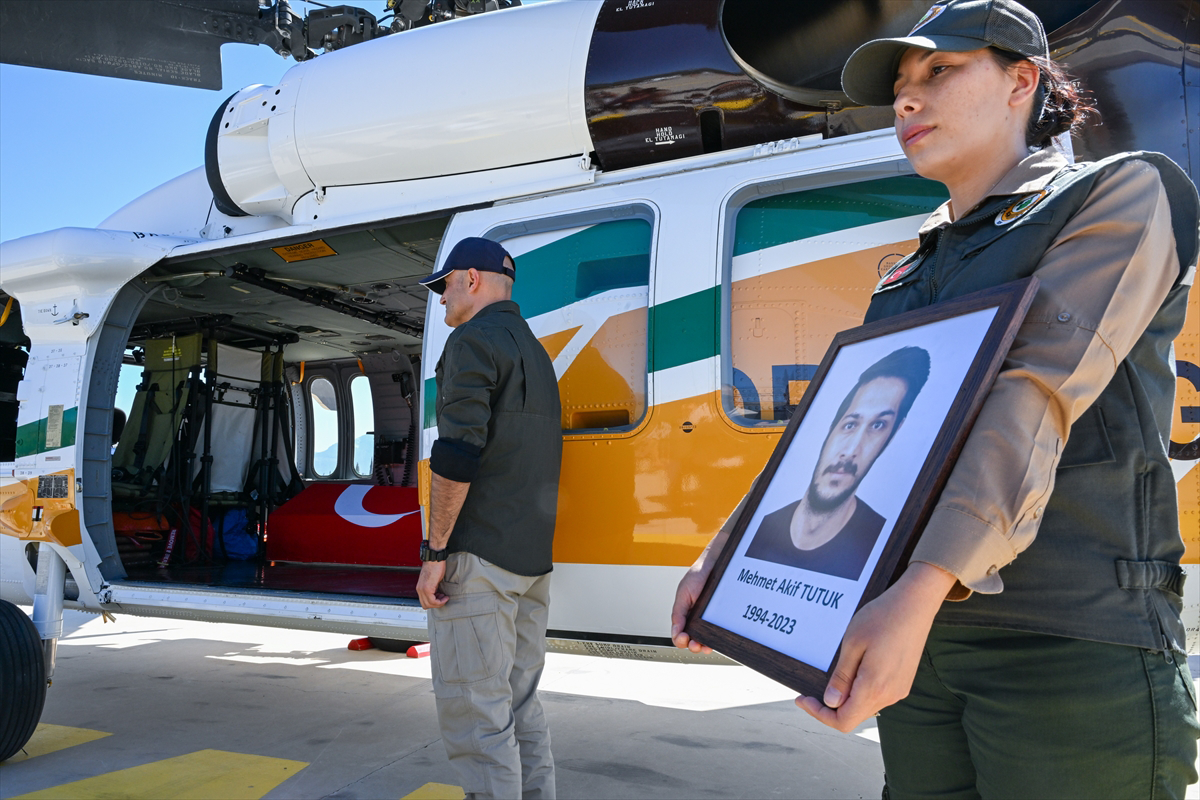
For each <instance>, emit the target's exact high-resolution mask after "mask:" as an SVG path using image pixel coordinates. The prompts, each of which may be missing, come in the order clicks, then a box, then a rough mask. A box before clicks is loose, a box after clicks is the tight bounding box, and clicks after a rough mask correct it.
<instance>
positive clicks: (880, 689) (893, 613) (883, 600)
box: [681, 561, 955, 733]
mask: <svg viewBox="0 0 1200 800" xmlns="http://www.w3.org/2000/svg"><path fill="white" fill-rule="evenodd" d="M954 583H955V578H954V576H953V575H951V574H950V573H949V572H946V571H945V570H942V569H939V568H938V567H935V566H933V565H931V564H926V563H924V562H920V561H916V562H913V563H912V564H909V566H908V569H906V570H905V571H904V574H903V575H901V576H900V579H899V580H898V581H896V583H895V584H894V585H892V586H891V587H890V588H888V589H887V591H885V592H884V593H883V594H881V595H880V596H879V597H877V598H875V599H874V600H872V601H871V602H870V603H867V604H866V605H865V606H863V607H862V608H861V609H859V611H858V613H857V614H855V615H854V618H853V619H852V620H851V621H850V626H849V627H848V628H847V629H846V636H845V638H844V639H843V640H842V652H841V655H840V656H839V657H838V661H837V665H836V666H835V667H834V670H833V676H832V677H831V678H830V679H829V684H828V685H827V686H826V687H825V697H824V701H825V702H824V703H823V704H822V702H821V701H820V700H818V699H817V698H815V697H798V698H796V705H798V706H800V708H802V709H804V710H805V711H807V712H808V713H809V714H811V715H812V716H813V717H814V718H815V719H817V720H818V721H820V722H822V723H824V724H826V725H828V726H829V727H831V728H836V729H837V730H839V731H841V732H843V733H849V732H850V731H852V730H854V729H855V728H856V727H858V726H859V725H861V724H862V723H863V721H864V720H866V719H867V718H869V717H872V716H874V715H875V714H877V713H878V712H879V710H880V709H881V708H886V707H887V706H890V705H891V704H892V703H895V702H898V701H900V700H903V699H904V698H905V697H907V696H908V692H909V690H910V689H912V683H913V678H915V677H916V674H917V665H918V664H919V662H920V660H921V653H922V652H924V650H925V640H926V639H928V638H929V629H930V628H931V627H932V626H933V618H934V616H935V615H936V614H937V612H938V609H939V608H941V606H942V602H943V601H944V600H945V599H946V595H947V594H949V592H950V590H951V589H952V588H953V587H954ZM681 587H682V585H681Z"/></svg>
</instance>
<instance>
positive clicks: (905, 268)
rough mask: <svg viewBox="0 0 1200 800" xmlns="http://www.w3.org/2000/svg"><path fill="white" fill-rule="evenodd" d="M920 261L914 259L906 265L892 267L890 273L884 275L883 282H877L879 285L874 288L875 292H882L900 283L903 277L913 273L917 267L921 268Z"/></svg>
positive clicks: (900, 264)
mask: <svg viewBox="0 0 1200 800" xmlns="http://www.w3.org/2000/svg"><path fill="white" fill-rule="evenodd" d="M921 261H922V259H920V258H914V259H913V260H912V261H909V262H908V263H907V264H906V263H903V262H901V263H899V264H897V265H896V266H894V267H892V270H891V272H889V273H888V274H886V275H884V276H883V280H881V281H880V282H879V285H878V286H876V287H875V291H876V292H882V291H883V290H884V289H887V288H889V287H892V286H895V285H896V284H897V283H899V282H900V280H901V279H903V278H904V276H905V275H909V274H911V273H912V272H913V270H915V269H916V268H917V267H919V266H921Z"/></svg>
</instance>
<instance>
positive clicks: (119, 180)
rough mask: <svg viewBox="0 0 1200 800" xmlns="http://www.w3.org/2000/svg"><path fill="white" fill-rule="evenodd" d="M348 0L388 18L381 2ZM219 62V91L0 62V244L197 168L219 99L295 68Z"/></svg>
mask: <svg viewBox="0 0 1200 800" xmlns="http://www.w3.org/2000/svg"><path fill="white" fill-rule="evenodd" d="M0 1H2V0H0ZM534 1H536V0H534ZM526 2H527V3H528V2H530V0H526ZM350 4H351V5H357V6H359V7H362V8H365V9H367V10H368V11H370V12H371V13H373V14H375V15H376V16H377V17H382V16H383V15H384V8H385V0H359V1H358V2H353V0H351V2H350ZM292 7H293V8H294V9H296V10H297V11H301V10H303V9H304V8H305V5H304V4H303V3H302V2H293V4H292ZM221 56H222V81H223V83H224V86H223V88H222V89H221V90H220V91H212V90H207V89H190V88H186V87H182V86H163V85H160V84H155V83H141V82H137V81H128V80H121V79H118V78H100V77H96V76H94V75H76V74H73V73H69V72H56V71H54V70H44V69H34V68H31V67H16V66H13V65H11V64H0V240H8V239H15V238H17V237H19V236H26V235H28V234H31V233H39V232H41V231H46V230H52V229H54V228H61V227H65V226H78V227H87V228H94V227H96V226H97V225H98V224H99V223H100V222H101V221H102V220H103V219H105V218H106V217H107V216H108V215H109V214H111V213H113V212H114V211H116V210H117V209H119V208H121V207H122V206H123V205H125V204H126V203H128V202H129V201H131V200H133V199H135V198H137V197H140V196H141V195H142V194H144V193H145V192H147V191H149V190H150V189H153V188H154V187H155V186H159V185H160V184H162V183H164V182H166V181H168V180H170V179H171V178H174V177H175V176H177V175H180V174H182V173H184V172H187V171H188V170H190V169H194V168H195V167H198V166H201V165H202V164H203V163H204V136H205V133H206V131H207V129H208V123H209V120H210V119H212V115H213V113H214V112H215V111H216V110H217V107H218V106H219V105H220V104H221V103H222V102H223V101H224V100H225V98H227V97H228V96H229V95H231V94H233V92H235V91H237V90H238V89H241V88H243V87H245V86H249V85H251V84H255V83H263V84H267V85H273V84H275V83H278V81H279V78H280V77H281V76H282V75H283V73H284V72H286V71H287V70H288V69H289V68H291V67H292V66H294V65H295V62H294V61H292V60H291V59H286V60H285V59H284V58H282V57H280V56H278V55H276V54H275V53H274V52H272V51H271V50H269V49H268V48H266V47H264V46H262V45H259V46H255V47H252V46H249V45H238V44H227V45H225V46H223V47H222V48H221ZM318 58H320V56H318Z"/></svg>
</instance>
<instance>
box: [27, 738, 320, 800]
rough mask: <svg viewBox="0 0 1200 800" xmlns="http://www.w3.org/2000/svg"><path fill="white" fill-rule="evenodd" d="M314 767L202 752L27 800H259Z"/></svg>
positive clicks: (57, 788)
mask: <svg viewBox="0 0 1200 800" xmlns="http://www.w3.org/2000/svg"><path fill="white" fill-rule="evenodd" d="M307 766H308V763H307V762H305V761H288V760H287V759H283V758H268V757H267V756H250V755H245V754H243V753H228V752H225V751H224V750H200V751H198V752H195V753H189V754H187V755H185V756H176V757H175V758H164V759H163V760H162V761H155V762H153V763H151V764H143V765H142V766H140V767H129V768H128V769H119V770H116V771H115V772H108V773H105V774H103V775H97V776H96V777H94V778H85V779H83V780H81V781H73V782H72V783H64V784H62V785H61V786H53V787H51V788H49V789H42V790H41V791H38V792H31V793H30V794H23V795H21V796H20V798H14V800H23V799H24V798H35V797H36V798H64V800H67V799H68V798H69V799H70V800H101V798H113V797H120V798H127V800H176V799H177V798H179V800H183V799H184V798H187V799H188V800H211V798H214V797H220V798H223V800H258V798H260V797H262V796H263V795H265V794H266V793H267V792H269V791H271V790H272V789H274V788H275V787H276V786H278V785H279V784H281V783H283V782H284V781H286V780H287V779H288V778H290V777H292V776H293V775H295V774H296V773H297V772H299V771H300V770H302V769H304V768H305V767H307Z"/></svg>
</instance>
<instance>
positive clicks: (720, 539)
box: [671, 532, 729, 653]
mask: <svg viewBox="0 0 1200 800" xmlns="http://www.w3.org/2000/svg"><path fill="white" fill-rule="evenodd" d="M728 539H729V534H727V533H724V532H722V533H718V534H717V535H716V536H714V537H713V540H712V541H711V542H709V543H708V547H706V548H705V549H704V552H703V553H701V554H700V558H698V559H696V563H695V564H693V565H692V566H691V568H690V569H688V571H687V574H685V575H684V576H683V580H681V581H680V582H679V588H678V589H676V590H675V605H674V606H672V607H671V640H672V641H673V642H674V643H675V646H676V647H686V648H687V649H688V650H691V651H692V652H693V653H711V652H712V648H711V647H708V646H707V645H703V644H700V643H699V642H697V641H696V640H694V639H692V638H691V637H690V636H688V635H687V634H686V633H684V631H683V626H684V625H686V624H687V615H688V612H689V611H691V610H692V606H694V605H695V604H696V599H697V598H698V597H700V592H702V591H703V590H704V583H705V582H706V581H707V580H708V574H709V573H710V572H712V569H713V565H714V564H715V563H716V562H717V556H718V555H720V553H721V549H722V548H723V547H724V546H725V542H726V541H727V540H728Z"/></svg>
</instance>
